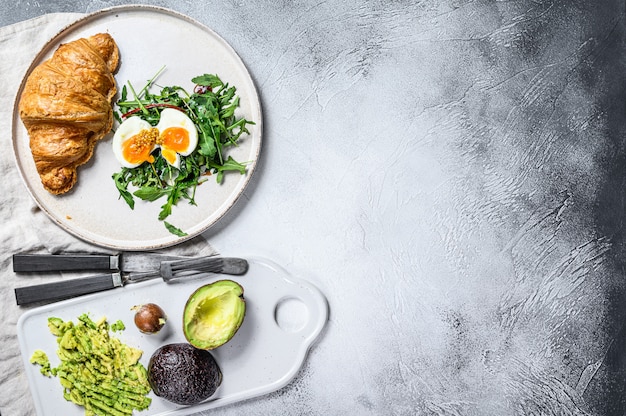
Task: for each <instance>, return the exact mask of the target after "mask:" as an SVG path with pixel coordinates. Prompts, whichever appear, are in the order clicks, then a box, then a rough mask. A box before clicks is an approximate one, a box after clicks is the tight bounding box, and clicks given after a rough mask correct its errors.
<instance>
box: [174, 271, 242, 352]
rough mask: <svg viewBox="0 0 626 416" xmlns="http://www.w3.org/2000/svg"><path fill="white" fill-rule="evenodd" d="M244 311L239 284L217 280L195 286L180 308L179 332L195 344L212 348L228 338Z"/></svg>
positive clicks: (201, 347) (204, 347)
mask: <svg viewBox="0 0 626 416" xmlns="http://www.w3.org/2000/svg"><path fill="white" fill-rule="evenodd" d="M245 314H246V302H245V299H244V297H243V287H241V285H239V283H237V282H234V281H232V280H219V281H217V282H214V283H211V284H208V285H204V286H202V287H200V288H199V289H197V290H196V291H195V292H194V293H193V294H192V295H191V296H190V297H189V300H187V304H186V305H185V310H184V312H183V332H184V334H185V338H187V341H188V342H189V343H190V344H191V345H193V346H194V347H196V348H200V349H203V350H212V349H214V348H217V347H219V346H220V345H223V344H225V343H226V342H228V341H229V340H230V339H231V338H232V337H233V336H234V335H235V333H236V332H237V330H238V329H239V327H240V326H241V323H242V322H243V318H244V316H245Z"/></svg>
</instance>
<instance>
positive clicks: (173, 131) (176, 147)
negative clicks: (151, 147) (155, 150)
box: [158, 127, 189, 164]
mask: <svg viewBox="0 0 626 416" xmlns="http://www.w3.org/2000/svg"><path fill="white" fill-rule="evenodd" d="M158 143H159V144H160V145H161V155H162V156H163V157H164V158H165V160H167V161H168V162H170V164H173V163H174V162H175V161H176V153H184V152H185V151H187V149H189V132H188V131H187V129H185V128H182V127H168V128H166V129H165V130H163V131H162V132H161V136H160V137H159V140H158Z"/></svg>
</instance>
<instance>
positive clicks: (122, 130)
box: [113, 116, 152, 168]
mask: <svg viewBox="0 0 626 416" xmlns="http://www.w3.org/2000/svg"><path fill="white" fill-rule="evenodd" d="M151 127H152V126H151V125H150V123H148V122H147V121H145V120H142V119H141V118H139V117H136V116H135V117H129V118H127V119H126V120H124V121H123V122H122V124H120V125H119V127H118V128H117V130H115V134H114V135H113V154H114V155H115V158H116V159H117V160H118V161H119V162H120V164H121V165H122V166H124V167H127V168H135V167H137V166H139V165H140V164H141V163H131V162H129V161H127V160H126V159H124V155H123V153H122V145H123V144H124V142H126V141H127V140H128V139H130V138H131V137H133V136H134V135H136V134H138V133H139V132H140V131H141V130H149V129H150V128H151Z"/></svg>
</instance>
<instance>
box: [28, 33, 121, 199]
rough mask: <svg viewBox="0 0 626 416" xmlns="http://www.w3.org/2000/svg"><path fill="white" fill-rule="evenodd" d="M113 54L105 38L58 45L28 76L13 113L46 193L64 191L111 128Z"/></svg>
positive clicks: (116, 55)
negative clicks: (25, 135)
mask: <svg viewBox="0 0 626 416" xmlns="http://www.w3.org/2000/svg"><path fill="white" fill-rule="evenodd" d="M118 64H119V49H118V47H117V45H116V43H115V41H114V40H113V38H112V37H111V36H110V35H109V34H107V33H99V34H97V35H94V36H91V37H89V38H81V39H78V40H75V41H72V42H69V43H65V44H62V45H60V46H59V47H58V49H57V50H56V51H55V52H54V54H53V55H52V57H51V58H50V59H48V60H47V61H45V62H43V63H41V64H40V65H38V66H37V67H35V69H33V71H32V72H31V74H30V75H29V76H28V78H27V79H26V82H25V84H24V88H23V90H22V94H21V96H20V101H19V114H20V118H21V119H22V122H23V123H24V126H25V127H26V130H27V131H28V135H29V140H30V149H31V152H32V155H33V159H34V161H35V166H36V167H37V172H38V173H39V176H40V177H41V182H42V184H43V186H44V188H45V189H46V190H48V191H49V192H50V193H52V194H62V193H65V192H67V191H69V190H70V189H71V188H72V187H73V186H74V184H75V183H76V179H77V172H76V168H77V167H78V166H80V165H82V164H84V163H86V162H87V161H88V160H89V159H91V157H92V155H93V150H94V147H95V144H96V142H97V141H98V140H100V139H102V138H103V137H104V136H105V135H106V134H107V133H108V132H109V131H110V130H111V128H112V127H113V109H112V108H111V100H112V99H113V96H115V94H116V92H117V88H116V84H115V78H114V77H113V73H114V72H115V70H116V69H117V66H118Z"/></svg>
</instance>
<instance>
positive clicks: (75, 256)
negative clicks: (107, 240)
mask: <svg viewBox="0 0 626 416" xmlns="http://www.w3.org/2000/svg"><path fill="white" fill-rule="evenodd" d="M187 258H190V257H189V256H175V255H168V254H161V253H154V252H132V251H131V252H123V253H119V254H83V253H71V254H69V253H68V254H33V253H16V254H14V255H13V271H14V272H16V273H23V272H53V271H88V270H93V271H95V270H111V271H119V272H122V273H123V272H147V271H156V270H159V267H160V265H161V262H162V261H172V260H182V259H187Z"/></svg>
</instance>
